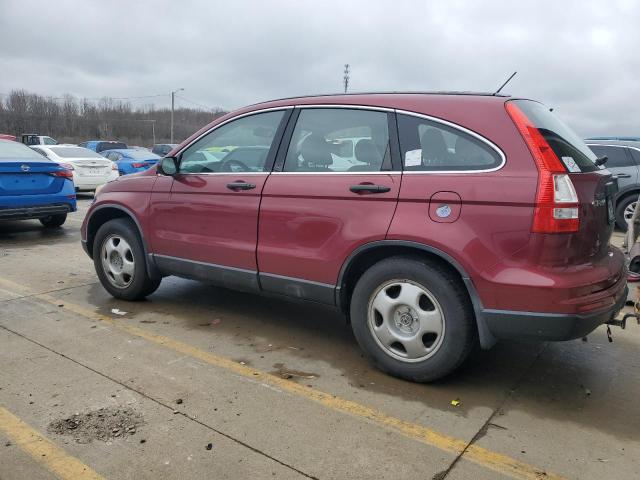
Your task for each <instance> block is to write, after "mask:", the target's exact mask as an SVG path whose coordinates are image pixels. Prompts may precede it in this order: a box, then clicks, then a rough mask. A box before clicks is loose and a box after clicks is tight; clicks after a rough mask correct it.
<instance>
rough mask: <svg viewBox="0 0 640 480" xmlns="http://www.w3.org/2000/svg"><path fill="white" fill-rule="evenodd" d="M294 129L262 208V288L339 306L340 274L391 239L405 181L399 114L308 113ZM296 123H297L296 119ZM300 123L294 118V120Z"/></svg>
mask: <svg viewBox="0 0 640 480" xmlns="http://www.w3.org/2000/svg"><path fill="white" fill-rule="evenodd" d="M297 113H299V115H298V118H297V120H296V123H295V128H292V127H291V126H290V127H289V128H288V129H287V130H288V132H287V134H286V135H285V140H287V139H290V140H289V144H288V148H286V147H287V145H284V140H283V148H281V151H280V152H279V153H278V159H277V160H276V167H275V171H274V172H273V173H272V174H271V175H270V176H269V178H268V179H267V182H266V185H265V187H264V190H263V195H262V203H261V206H260V224H259V234H258V239H259V240H258V267H259V270H260V284H261V287H262V289H264V290H266V291H271V292H274V293H280V294H285V295H289V296H295V297H301V298H306V299H311V300H316V301H319V302H323V303H329V304H332V303H334V290H335V286H336V282H337V279H338V275H339V272H340V268H341V267H342V264H343V262H344V261H345V259H346V258H347V257H348V255H349V254H350V253H351V252H353V251H354V250H355V249H356V248H357V247H358V246H360V245H362V244H364V243H367V242H372V241H375V240H382V239H384V238H385V236H386V233H387V230H388V228H389V225H390V223H391V219H392V217H393V212H394V210H395V207H396V203H397V199H398V193H399V190H400V181H401V178H402V175H401V172H400V168H399V165H396V166H395V168H394V162H392V157H393V158H394V159H395V158H396V154H395V153H393V154H392V151H393V150H394V148H395V145H397V143H396V140H395V137H393V135H391V137H392V141H391V142H390V132H392V133H393V132H394V131H395V128H390V127H389V126H390V125H393V122H394V119H393V114H392V113H390V112H386V111H378V110H375V109H364V108H357V107H356V108H331V107H325V108H311V107H307V108H302V109H301V110H298V109H296V114H297ZM294 118H295V117H294ZM292 120H293V118H292Z"/></svg>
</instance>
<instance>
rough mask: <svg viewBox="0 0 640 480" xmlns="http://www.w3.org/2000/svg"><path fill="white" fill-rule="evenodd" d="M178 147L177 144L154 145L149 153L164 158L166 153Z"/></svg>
mask: <svg viewBox="0 0 640 480" xmlns="http://www.w3.org/2000/svg"><path fill="white" fill-rule="evenodd" d="M177 146H178V144H177V143H156V144H155V145H154V146H153V148H152V149H151V152H153V153H155V154H156V155H158V156H160V157H164V156H165V155H166V154H167V153H169V152H170V151H171V150H173V149H174V148H176V147H177Z"/></svg>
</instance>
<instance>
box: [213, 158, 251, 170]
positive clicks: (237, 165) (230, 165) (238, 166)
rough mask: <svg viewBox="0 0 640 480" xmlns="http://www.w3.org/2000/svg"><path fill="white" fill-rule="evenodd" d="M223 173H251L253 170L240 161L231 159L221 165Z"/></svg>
mask: <svg viewBox="0 0 640 480" xmlns="http://www.w3.org/2000/svg"><path fill="white" fill-rule="evenodd" d="M220 171H221V172H250V171H251V169H250V168H249V167H247V166H246V165H245V164H244V163H242V162H241V161H240V160H235V159H233V158H230V159H229V160H224V161H223V162H222V165H220Z"/></svg>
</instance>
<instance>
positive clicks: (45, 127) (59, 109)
mask: <svg viewBox="0 0 640 480" xmlns="http://www.w3.org/2000/svg"><path fill="white" fill-rule="evenodd" d="M224 113H225V112H223V111H222V110H214V111H206V110H201V109H200V110H198V109H191V108H184V107H181V108H176V109H175V112H174V141H175V142H176V143H177V142H180V141H182V140H184V139H185V138H187V137H188V136H189V135H191V134H192V133H194V132H195V131H196V130H198V129H200V128H201V127H203V126H204V125H206V124H207V123H209V122H211V121H212V120H213V119H214V118H217V117H219V116H221V115H223V114H224ZM154 130H155V143H168V142H169V139H170V136H171V110H170V109H169V108H161V109H156V108H155V107H154V106H153V105H148V106H145V107H137V108H134V107H133V106H132V105H131V104H130V103H128V102H124V101H119V100H114V99H112V98H108V97H105V98H102V99H101V100H98V101H90V100H88V99H77V98H76V97H73V96H71V95H64V96H63V97H61V98H52V97H44V96H42V95H37V94H34V93H29V92H26V91H24V90H14V91H12V92H10V93H9V94H8V95H4V96H0V133H5V134H10V135H20V134H22V133H36V134H38V135H49V136H50V137H53V138H55V139H56V140H58V142H59V143H80V142H83V141H85V140H93V139H96V140H103V139H104V140H121V141H124V142H126V143H128V144H131V145H142V146H150V145H152V144H153V143H154V138H153V133H154Z"/></svg>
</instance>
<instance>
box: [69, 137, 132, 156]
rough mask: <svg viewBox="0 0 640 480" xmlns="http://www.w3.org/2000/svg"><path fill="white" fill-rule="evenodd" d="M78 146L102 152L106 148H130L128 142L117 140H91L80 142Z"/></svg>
mask: <svg viewBox="0 0 640 480" xmlns="http://www.w3.org/2000/svg"><path fill="white" fill-rule="evenodd" d="M78 146H79V147H84V148H88V149H89V150H93V151H94V152H96V153H101V152H103V151H105V150H115V149H121V148H129V147H128V146H127V144H126V143H123V142H118V141H115V140H89V141H87V142H82V143H79V144H78Z"/></svg>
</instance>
